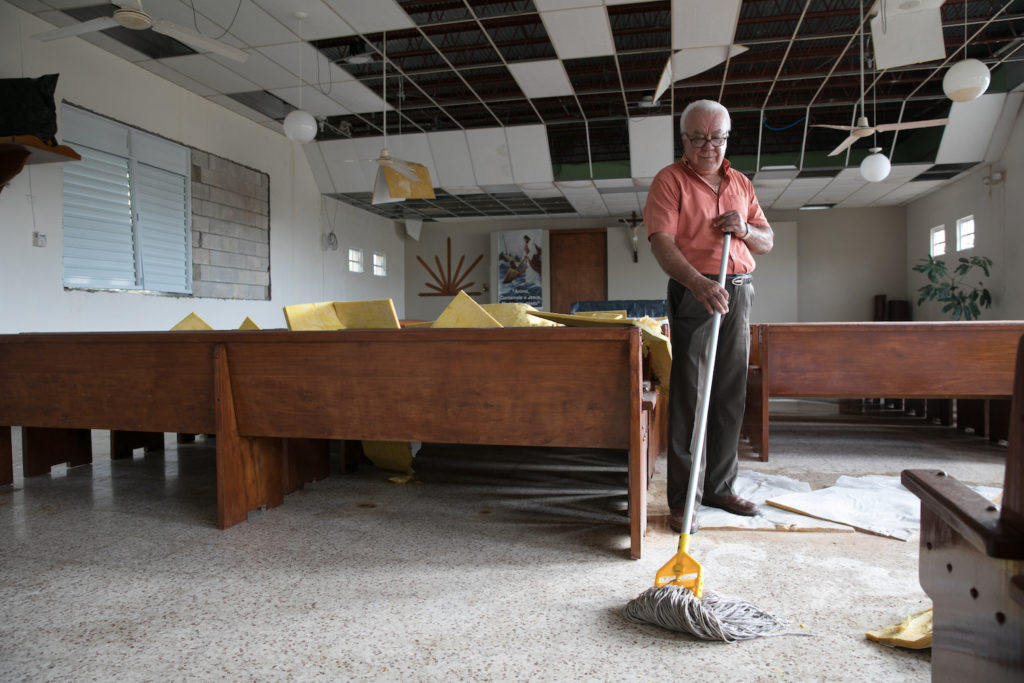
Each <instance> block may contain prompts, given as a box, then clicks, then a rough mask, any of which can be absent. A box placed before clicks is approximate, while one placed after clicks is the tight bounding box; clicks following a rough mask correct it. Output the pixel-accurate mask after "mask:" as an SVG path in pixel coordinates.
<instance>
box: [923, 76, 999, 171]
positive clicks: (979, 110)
mask: <svg viewBox="0 0 1024 683" xmlns="http://www.w3.org/2000/svg"><path fill="white" fill-rule="evenodd" d="M1005 99H1006V93H996V94H991V95H982V96H981V97H979V98H978V99H976V100H971V101H970V102H954V103H953V106H952V107H950V109H949V123H947V124H946V130H945V131H944V132H943V133H942V142H941V143H939V152H938V154H937V155H936V156H935V163H937V164H958V163H966V162H970V161H981V160H983V159H984V158H985V153H986V152H987V151H988V145H989V141H990V140H991V138H992V132H993V131H994V130H995V128H996V123H997V122H998V121H999V115H1000V113H1001V112H1002V109H1003V101H1004V100H1005Z"/></svg>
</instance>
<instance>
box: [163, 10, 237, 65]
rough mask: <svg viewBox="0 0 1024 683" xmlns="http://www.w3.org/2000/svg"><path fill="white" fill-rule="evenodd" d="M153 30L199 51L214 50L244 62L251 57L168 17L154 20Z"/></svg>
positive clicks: (222, 55) (221, 54)
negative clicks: (190, 29) (167, 18)
mask: <svg viewBox="0 0 1024 683" xmlns="http://www.w3.org/2000/svg"><path fill="white" fill-rule="evenodd" d="M153 30H154V31H156V32H157V33H162V34H164V35H165V36H169V37H171V38H174V39H175V40H177V41H179V42H182V43H185V44H186V45H188V46H189V47H190V48H192V49H193V50H195V51H197V52H213V53H214V54H218V55H220V56H221V57H227V58H228V59H233V60H235V61H236V62H244V61H245V60H247V59H249V55H248V54H247V53H245V52H243V51H241V50H239V49H238V48H236V47H231V46H230V45H227V44H225V43H222V42H220V41H218V40H214V39H213V38H208V37H206V36H203V35H200V34H198V33H194V32H192V31H189V30H188V29H187V28H185V27H183V26H179V25H178V24H175V23H174V22H172V21H167V20H166V19H158V20H157V21H154V22H153Z"/></svg>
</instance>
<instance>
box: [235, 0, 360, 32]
mask: <svg viewBox="0 0 1024 683" xmlns="http://www.w3.org/2000/svg"><path fill="white" fill-rule="evenodd" d="M253 1H254V2H255V3H256V4H257V5H259V6H260V7H262V8H263V9H264V10H266V12H267V13H268V14H270V16H272V17H274V18H275V19H277V20H278V21H279V22H281V23H282V24H284V25H285V26H287V27H289V28H291V29H293V30H294V32H295V33H296V34H298V19H296V18H295V12H297V11H302V12H305V13H306V18H305V19H303V20H302V38H303V40H319V39H320V38H343V37H345V36H351V35H355V33H356V31H355V29H353V28H352V27H351V26H349V25H348V24H347V23H345V21H344V20H343V19H342V18H341V17H339V16H338V13H337V12H335V11H334V10H333V9H331V8H330V7H328V6H327V5H326V3H324V2H323V0H253Z"/></svg>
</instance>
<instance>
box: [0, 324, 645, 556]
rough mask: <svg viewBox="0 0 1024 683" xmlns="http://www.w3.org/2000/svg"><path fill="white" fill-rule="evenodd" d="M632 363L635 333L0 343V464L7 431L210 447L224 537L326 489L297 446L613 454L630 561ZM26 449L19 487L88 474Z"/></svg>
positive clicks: (274, 334)
mask: <svg viewBox="0 0 1024 683" xmlns="http://www.w3.org/2000/svg"><path fill="white" fill-rule="evenodd" d="M641 361H642V347H641V338H640V331H639V329H638V328H634V327H629V328H601V329H595V328H587V329H580V328H576V329H574V328H519V329H502V330H455V329H450V330H434V329H404V330H381V331H354V330H352V331H341V332H285V331H260V332H249V331H223V332H222V331H216V332H152V333H148V332H135V333H85V334H76V333H67V334H21V335H0V386H4V387H5V391H4V392H2V393H0V437H2V436H3V435H4V434H6V436H7V437H8V438H7V440H6V441H5V440H4V439H3V438H0V461H3V460H5V459H6V460H7V461H8V462H9V461H10V458H11V452H10V443H9V434H10V429H9V428H10V426H14V425H18V426H21V427H23V430H24V432H28V433H38V434H42V435H49V436H64V437H67V435H71V436H72V439H71V441H72V442H73V438H77V437H74V435H75V434H81V433H82V432H83V431H84V430H89V429H111V430H125V431H132V432H178V433H186V434H215V435H216V437H217V491H218V505H217V519H218V526H220V527H221V528H226V527H229V526H232V525H234V524H237V523H239V522H242V521H244V520H245V519H246V515H247V513H248V511H250V510H253V509H255V508H258V507H261V506H266V507H274V506H276V505H279V504H281V502H282V501H283V497H284V494H286V493H288V492H289V491H290V490H294V487H295V486H297V485H300V484H301V482H302V481H303V480H305V479H306V478H307V477H310V476H313V477H315V476H318V475H320V474H323V472H324V469H323V465H324V462H325V458H326V457H327V451H326V448H323V447H320V448H317V447H315V446H310V443H311V442H310V441H306V442H303V443H304V444H305V446H304V447H299V446H295V447H292V446H290V445H288V444H292V442H293V440H295V439H302V440H312V443H314V444H315V443H316V442H321V443H323V444H326V443H327V440H331V439H339V440H380V441H420V442H435V443H466V444H503V445H522V446H552V447H581V448H607V449H618V450H621V451H622V452H623V453H624V455H626V456H627V463H628V472H629V483H628V497H629V514H630V522H629V526H630V554H631V556H632V557H634V558H639V557H640V555H641V553H642V544H643V537H644V533H645V531H646V509H647V501H646V492H647V483H648V467H647V465H648V459H647V443H646V439H647V432H648V429H647V425H646V424H645V419H646V416H647V414H646V413H645V411H643V409H642V394H643V392H642V384H641V382H642V376H641V373H642V367H641ZM25 428H27V429H25ZM86 434H87V432H86ZM286 439H287V443H286V441H285V440H286ZM65 441H66V442H67V441H69V440H68V439H67V438H65ZM86 441H88V439H86ZM5 444H6V453H5V452H3V450H4V448H5ZM29 445H30V448H28V449H26V450H24V453H23V463H24V467H25V471H26V472H30V471H31V472H44V471H48V470H49V467H50V466H51V465H52V464H56V463H59V462H67V461H69V460H70V461H73V462H89V461H91V455H89V456H88V458H87V457H86V456H85V455H84V454H83V453H81V450H80V449H78V450H76V449H75V448H73V447H71V446H68V445H67V443H65V444H64V445H62V446H61V447H60V448H56V449H53V448H31V444H29ZM292 455H293V456H294V457H296V458H301V459H302V460H301V462H299V463H298V464H296V463H295V462H290V461H289V457H290V456H292ZM3 473H4V469H3V468H2V467H0V474H3ZM0 483H10V477H8V479H7V481H4V482H0Z"/></svg>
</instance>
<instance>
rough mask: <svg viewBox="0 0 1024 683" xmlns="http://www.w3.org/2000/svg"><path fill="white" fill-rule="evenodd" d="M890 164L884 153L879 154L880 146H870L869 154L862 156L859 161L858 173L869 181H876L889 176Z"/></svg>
mask: <svg viewBox="0 0 1024 683" xmlns="http://www.w3.org/2000/svg"><path fill="white" fill-rule="evenodd" d="M891 170H892V165H891V164H890V163H889V160H888V159H887V158H886V156H885V155H884V154H881V148H880V147H872V148H871V154H869V155H867V156H866V157H864V161H862V162H860V174H861V175H862V176H863V177H864V180H866V181H868V182H869V183H878V182H881V181H883V180H885V179H886V178H888V177H889V171H891Z"/></svg>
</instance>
